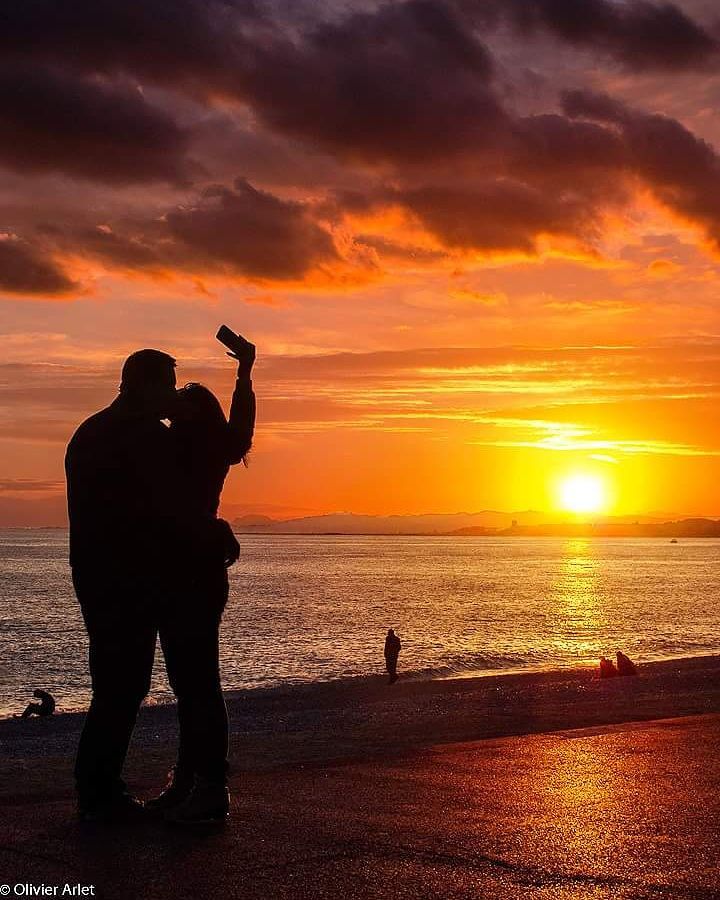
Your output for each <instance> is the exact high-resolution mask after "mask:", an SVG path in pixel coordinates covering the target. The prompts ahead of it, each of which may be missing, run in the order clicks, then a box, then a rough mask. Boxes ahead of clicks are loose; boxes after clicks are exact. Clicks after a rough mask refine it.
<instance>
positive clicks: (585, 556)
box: [550, 538, 607, 661]
mask: <svg viewBox="0 0 720 900" xmlns="http://www.w3.org/2000/svg"><path fill="white" fill-rule="evenodd" d="M601 568H602V561H601V559H600V558H599V557H598V555H597V548H596V547H595V546H594V544H593V542H592V541H591V540H589V539H583V538H573V539H571V540H568V541H567V543H566V545H565V547H564V552H563V556H562V560H561V562H560V566H559V568H558V572H557V577H556V579H555V583H554V586H553V591H552V594H551V597H550V600H551V603H550V617H551V619H552V622H551V626H552V633H553V636H554V637H553V646H554V648H555V649H556V650H557V651H559V652H561V653H562V655H563V656H565V655H570V656H574V657H577V658H578V659H583V660H585V659H586V660H588V661H590V660H595V659H596V658H597V657H598V655H599V653H600V652H601V648H600V646H599V643H600V635H601V634H602V633H603V632H604V630H605V626H606V622H607V620H606V617H605V615H604V612H603V609H602V605H601V603H600V599H599V582H600V577H601V574H602V573H601Z"/></svg>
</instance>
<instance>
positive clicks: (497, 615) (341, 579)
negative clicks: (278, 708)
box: [0, 529, 720, 716]
mask: <svg viewBox="0 0 720 900" xmlns="http://www.w3.org/2000/svg"><path fill="white" fill-rule="evenodd" d="M239 540H240V542H241V546H242V555H241V557H240V561H239V562H238V563H237V564H236V565H235V566H234V567H233V569H232V570H231V579H230V581H231V588H230V600H229V603H228V607H227V610H226V612H225V616H224V619H223V625H222V636H221V666H222V675H223V683H224V686H225V689H226V690H228V691H230V690H235V689H256V688H267V687H272V686H278V685H289V684H298V683H312V682H324V681H332V680H337V679H357V678H368V677H372V676H377V675H378V674H381V673H382V672H383V671H384V660H383V642H384V637H385V633H386V631H387V629H388V628H394V629H395V630H396V632H397V633H398V635H399V636H400V639H401V641H402V651H401V653H400V664H399V671H400V672H401V674H402V675H403V676H404V677H405V678H413V679H429V678H452V677H458V676H472V675H477V676H482V675H488V674H495V673H502V672H508V673H509V672H527V671H542V670H552V669H558V668H567V667H579V666H588V667H589V666H594V665H596V664H597V660H598V658H599V657H600V656H601V655H607V656H614V654H615V651H616V650H618V649H621V650H623V651H624V652H625V653H627V654H628V655H629V656H630V657H631V658H632V659H634V660H636V661H638V662H646V661H651V660H662V659H672V658H677V657H686V656H702V655H706V654H712V653H718V652H720V602H719V597H720V540H716V539H695V540H691V539H688V540H684V539H682V540H679V541H678V542H677V543H671V542H670V541H669V540H667V539H641V538H587V539H584V538H583V539H581V538H562V539H561V538H542V537H533V538H521V537H502V538H500V537H498V538H494V537H453V536H401V535H398V536H354V535H353V536H348V535H258V534H253V535H240V536H239ZM0 598H1V600H2V606H1V608H0V715H2V716H7V715H11V714H13V713H17V712H18V711H21V710H22V709H23V708H24V706H25V705H26V703H27V702H28V701H29V700H31V699H32V698H31V694H32V691H33V689H34V688H37V687H41V688H44V689H45V690H49V691H50V692H51V693H52V694H53V695H54V696H55V697H56V699H57V703H58V708H59V709H65V710H76V709H83V708H85V707H86V706H87V704H88V701H89V697H90V683H89V677H88V669H87V640H86V636H85V631H84V628H83V622H82V618H81V615H80V611H79V608H78V605H77V601H76V600H75V597H74V594H73V590H72V584H71V582H70V573H69V569H68V565H67V533H66V532H65V531H64V530H60V529H47V530H32V529H5V530H0ZM201 600H202V598H199V602H201ZM171 698H172V694H171V692H170V689H169V687H168V683H167V679H166V677H165V674H164V672H163V664H162V655H161V652H160V649H159V648H158V652H157V655H156V660H155V671H154V675H153V682H152V689H151V693H150V696H149V698H148V701H147V702H148V703H151V704H153V703H161V702H165V701H167V700H170V699H171Z"/></svg>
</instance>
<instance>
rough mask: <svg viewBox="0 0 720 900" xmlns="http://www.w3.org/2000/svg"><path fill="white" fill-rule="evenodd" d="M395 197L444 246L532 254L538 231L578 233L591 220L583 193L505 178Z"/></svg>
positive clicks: (425, 190) (585, 231)
mask: <svg viewBox="0 0 720 900" xmlns="http://www.w3.org/2000/svg"><path fill="white" fill-rule="evenodd" d="M399 199H400V200H401V202H402V203H403V204H404V205H405V206H406V207H407V208H408V209H410V210H411V211H412V212H413V213H414V214H415V215H416V216H418V217H419V218H420V219H421V220H422V222H423V224H424V225H425V227H426V228H427V229H428V230H429V231H431V232H433V233H434V234H435V235H436V236H437V237H438V238H439V239H440V240H441V241H442V243H443V244H444V245H445V246H448V247H455V248H460V249H465V250H471V249H475V250H487V251H519V252H522V253H528V254H531V253H535V252H536V250H537V247H536V241H537V238H538V236H539V235H540V234H543V233H545V234H554V235H566V236H571V237H580V236H582V235H584V234H587V233H588V232H589V230H590V228H591V222H592V209H588V207H587V204H586V201H585V198H584V197H582V196H578V195H576V194H574V193H572V192H566V193H564V194H563V193H561V194H558V195H549V194H547V193H546V192H543V191H539V190H537V189H535V188H533V187H532V186H530V185H527V184H523V183H520V182H512V181H507V180H497V181H492V182H488V183H486V184H480V185H475V186H472V187H466V188H448V187H426V188H420V189H416V190H411V191H406V192H404V193H402V194H400V195H399Z"/></svg>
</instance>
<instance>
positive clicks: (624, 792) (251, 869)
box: [0, 659, 720, 900]
mask: <svg viewBox="0 0 720 900" xmlns="http://www.w3.org/2000/svg"><path fill="white" fill-rule="evenodd" d="M396 688H398V689H399V690H397V691H396V690H395V689H396ZM392 690H393V693H388V691H387V690H386V689H385V686H384V685H381V684H380V683H373V684H370V685H368V684H365V685H363V686H358V687H356V688H353V689H351V690H350V691H349V693H348V689H343V690H340V691H339V689H336V688H333V687H327V688H323V689H320V690H316V691H314V692H313V691H310V690H299V691H298V690H295V691H280V692H270V693H268V694H266V695H264V696H260V695H257V694H253V695H245V696H244V695H238V696H237V697H236V698H235V699H234V700H232V701H231V717H232V722H233V760H234V774H233V776H232V791H233V817H232V820H231V822H230V823H229V824H228V825H227V826H226V827H225V828H224V829H220V830H216V831H207V832H205V833H202V834H192V835H191V834H187V833H184V832H181V833H178V832H176V831H173V830H169V829H165V828H163V827H161V826H151V825H146V826H142V827H141V828H137V829H135V830H123V829H115V830H112V831H92V830H91V831H88V830H86V829H83V828H81V827H80V826H78V825H77V824H76V823H75V821H74V818H73V806H72V785H71V782H70V778H69V770H70V766H71V754H72V749H73V747H74V742H75V741H76V739H77V731H78V728H79V727H80V724H81V718H80V717H78V716H62V717H58V718H57V719H56V720H55V721H53V722H39V721H35V722H33V723H32V724H30V723H17V722H2V723H0V757H1V758H0V763H1V764H2V771H3V777H2V782H1V783H0V803H1V804H2V821H1V822H0V896H1V895H3V888H2V885H8V886H9V887H10V895H11V896H39V894H38V893H37V890H35V891H34V892H32V893H31V892H30V891H28V889H26V888H24V887H20V888H19V889H18V888H16V887H15V886H16V885H18V884H19V885H21V886H22V885H25V884H28V885H32V886H34V887H35V888H36V889H37V886H39V885H43V884H45V885H49V886H55V885H57V886H58V891H57V894H56V895H57V896H63V893H62V891H63V887H64V885H65V884H69V885H70V887H71V888H72V886H73V885H77V884H79V885H85V886H88V887H89V886H90V885H92V886H94V896H96V897H100V898H109V900H120V898H123V900H125V898H147V900H154V898H163V900H164V898H175V897H188V898H190V897H192V898H196V897H197V898H210V897H213V898H217V897H240V898H244V897H248V898H275V897H278V898H325V897H327V898H330V897H332V898H336V897H342V898H346V900H350V898H356V897H357V898H366V897H367V898H376V897H377V898H381V897H382V898H418V900H419V898H423V900H424V898H435V897H437V898H455V897H463V898H465V897H467V898H492V900H496V898H497V900H502V898H530V900H532V898H611V897H612V898H633V900H635V898H638V900H640V898H715V897H717V898H720V869H719V866H720V714H718V713H720V703H719V700H720V664H719V663H718V660H716V659H707V660H692V661H691V660H686V661H682V662H677V663H663V664H658V665H656V666H649V667H645V668H644V669H643V674H642V676H641V678H639V679H637V680H636V681H632V682H631V681H629V680H628V681H623V683H620V682H619V681H618V682H616V683H601V682H597V681H592V680H591V679H590V677H589V674H588V673H555V674H550V675H544V676H519V677H512V676H505V677H504V678H498V679H476V680H475V681H474V682H473V681H472V680H465V681H462V682H443V683H431V684H424V685H423V684H421V685H416V684H409V683H408V684H403V683H402V682H400V683H399V684H398V685H396V686H395V687H394V688H393V689H392ZM493 700H495V701H496V702H495V703H494V704H493ZM698 713H702V714H701V715H698ZM172 715H173V710H172V709H149V710H146V711H145V712H144V714H143V718H142V722H141V725H140V727H139V729H138V735H137V737H138V740H137V741H136V746H135V750H134V753H133V756H132V759H131V760H130V763H129V767H128V769H129V775H130V778H131V782H132V785H133V787H134V788H135V789H137V790H138V792H139V793H140V794H143V793H145V794H147V793H150V792H152V791H153V790H154V789H155V788H156V787H157V785H158V783H159V781H161V779H162V774H163V772H164V770H165V768H166V767H167V765H168V763H169V762H170V761H171V758H172V728H171V720H172ZM662 715H666V716H668V715H671V716H675V717H674V718H661V719H658V718H655V719H654V720H652V721H646V722H640V721H637V720H638V719H640V718H650V717H653V716H662ZM678 715H680V716H683V718H677V717H676V716H678ZM633 720H634V721H633ZM581 722H582V724H584V725H585V727H578V726H579V725H580V724H581ZM622 723H624V724H622ZM588 726H589V727H588ZM537 732H542V733H537ZM512 734H515V735H519V736H507V735H512ZM168 735H170V737H169V736H168ZM503 735H504V736H503ZM472 738H482V739H480V740H476V739H474V740H469V739H472ZM458 740H463V741H464V742H463V743H448V741H458ZM18 891H20V892H21V893H18ZM75 895H76V896H77V895H78V894H77V893H76V894H75ZM88 895H89V894H88ZM64 896H71V894H70V893H65V894H64Z"/></svg>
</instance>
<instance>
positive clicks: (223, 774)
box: [146, 342, 255, 824]
mask: <svg viewBox="0 0 720 900" xmlns="http://www.w3.org/2000/svg"><path fill="white" fill-rule="evenodd" d="M246 343H247V342H246ZM235 358H236V359H237V360H238V377H237V382H236V385H235V390H234V392H233V398H232V403H231V407H230V417H229V419H227V418H226V417H225V413H224V411H223V408H222V406H221V405H220V402H219V401H218V399H217V397H216V396H215V395H214V394H213V392H212V391H211V390H209V389H208V388H206V387H204V386H203V385H201V384H197V383H192V384H187V385H186V386H185V387H184V388H181V389H180V390H179V391H178V401H177V404H176V408H175V409H174V411H173V414H172V416H171V419H170V422H171V424H170V432H171V434H172V436H173V442H174V446H175V454H176V460H177V464H178V469H179V472H180V476H181V480H182V485H183V498H182V500H183V505H184V507H185V508H186V510H187V512H188V513H189V514H190V516H191V518H196V519H197V520H198V521H201V520H207V519H208V517H211V518H217V511H218V507H219V504H220V494H221V492H222V489H223V485H224V482H225V478H226V477H227V474H228V472H229V470H230V466H232V465H235V464H236V463H239V462H241V461H242V462H245V461H246V457H247V454H248V452H249V450H250V447H251V444H252V437H253V431H254V425H255V395H254V393H253V390H252V382H251V380H250V373H251V370H252V365H253V362H254V360H255V348H254V346H253V345H252V344H250V343H247V352H246V353H245V354H243V355H242V356H240V355H235ZM217 522H218V531H217V532H216V536H219V539H218V540H212V541H208V542H207V543H204V544H202V545H198V546H194V547H193V548H192V553H191V558H190V559H189V560H188V561H187V568H186V569H184V570H183V576H184V579H185V583H184V586H183V588H182V589H181V590H180V591H179V596H178V597H177V598H176V599H175V602H174V603H173V609H172V611H171V614H170V615H169V616H168V619H169V621H168V623H167V627H165V628H163V629H161V630H160V642H161V645H162V649H163V654H164V656H165V664H166V667H167V673H168V679H169V681H170V685H171V687H172V689H173V691H174V693H175V696H176V697H177V704H178V720H179V724H180V746H179V749H178V756H177V762H176V764H175V767H174V768H173V771H172V773H171V779H170V782H169V783H168V785H167V787H166V788H165V790H164V791H163V792H162V793H161V794H160V795H159V796H158V797H156V798H154V799H153V800H149V801H148V802H147V804H146V806H147V807H148V808H149V809H151V810H154V811H156V812H160V813H162V814H163V815H164V817H165V818H166V819H167V820H169V821H173V822H177V823H181V824H183V823H184V824H196V823H202V822H210V821H218V820H222V819H224V818H225V816H226V815H227V813H228V809H229V795H228V790H227V751H228V722H227V711H226V709H225V701H224V700H223V695H222V688H221V684H220V667H219V649H218V643H219V630H220V620H221V618H222V613H223V610H224V608H225V604H226V602H227V598H228V576H227V567H228V566H229V565H232V563H234V562H235V561H236V560H237V558H238V555H239V551H240V548H239V545H238V543H237V540H236V539H235V536H234V535H233V533H232V530H231V528H230V526H229V525H228V524H227V522H224V521H223V520H222V519H217Z"/></svg>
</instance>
